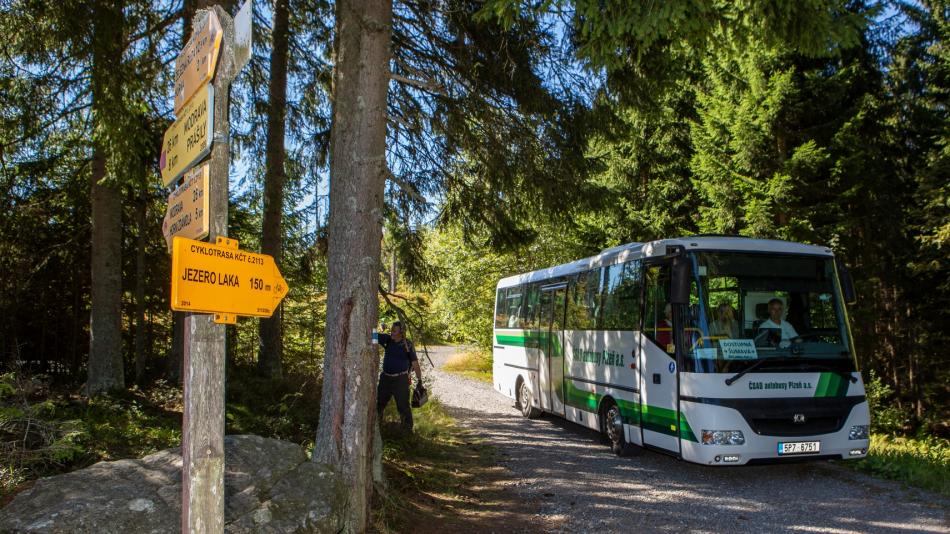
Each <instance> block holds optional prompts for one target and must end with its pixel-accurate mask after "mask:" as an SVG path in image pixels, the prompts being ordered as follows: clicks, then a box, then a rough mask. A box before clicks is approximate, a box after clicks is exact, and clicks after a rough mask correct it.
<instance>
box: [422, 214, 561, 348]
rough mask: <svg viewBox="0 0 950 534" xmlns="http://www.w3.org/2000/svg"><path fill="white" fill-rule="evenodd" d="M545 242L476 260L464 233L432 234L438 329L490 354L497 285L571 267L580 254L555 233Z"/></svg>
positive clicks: (429, 258) (446, 230) (428, 252)
mask: <svg viewBox="0 0 950 534" xmlns="http://www.w3.org/2000/svg"><path fill="white" fill-rule="evenodd" d="M542 236H543V237H540V238H539V239H537V240H536V241H535V242H534V243H533V244H532V245H530V246H529V247H525V248H524V249H522V250H521V251H519V252H512V253H494V252H489V251H484V250H483V251H482V252H481V253H480V254H472V252H471V247H472V244H471V243H470V242H469V241H466V240H465V238H464V237H463V235H462V231H461V230H460V229H458V228H456V227H446V228H443V229H441V230H439V231H438V232H433V233H432V235H431V239H430V241H429V243H428V245H427V247H426V258H427V261H429V262H430V263H431V264H432V265H434V266H436V268H437V269H438V270H439V271H440V272H441V273H442V277H441V279H440V280H439V282H438V284H437V285H436V286H435V287H434V288H433V292H432V295H433V300H432V313H433V315H434V316H435V319H436V322H437V323H438V324H442V325H445V326H444V327H445V337H446V338H447V339H448V340H449V341H453V342H458V343H471V344H474V345H477V346H478V347H480V348H481V349H483V350H488V351H490V350H491V345H492V343H491V332H492V324H493V321H494V318H493V317H494V310H495V285H496V284H497V283H498V280H500V279H502V278H504V277H506V276H511V275H513V274H518V273H523V272H526V271H531V270H534V269H539V268H541V267H547V266H550V265H555V264H557V263H561V262H563V261H567V260H568V259H569V258H570V254H571V253H572V252H573V251H574V250H576V248H577V246H576V245H571V244H570V243H565V241H564V240H562V239H561V236H559V235H557V233H556V231H553V230H546V231H545V232H544V233H543V234H542Z"/></svg>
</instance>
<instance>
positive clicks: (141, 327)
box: [135, 191, 148, 385]
mask: <svg viewBox="0 0 950 534" xmlns="http://www.w3.org/2000/svg"><path fill="white" fill-rule="evenodd" d="M144 194H145V192H144V191H143V192H142V195H143V196H140V197H139V198H137V199H136V203H135V226H136V227H137V230H138V235H136V238H135V383H136V384H139V385H142V382H143V381H144V380H145V233H146V232H147V228H146V217H145V215H146V208H147V206H148V204H147V202H148V201H147V200H146V198H145V197H144Z"/></svg>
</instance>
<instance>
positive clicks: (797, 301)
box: [677, 252, 855, 372]
mask: <svg viewBox="0 0 950 534" xmlns="http://www.w3.org/2000/svg"><path fill="white" fill-rule="evenodd" d="M689 258H690V264H691V271H692V280H691V296H690V305H689V306H688V307H687V306H682V307H681V309H680V310H679V315H680V317H678V321H677V322H678V324H679V325H680V327H681V330H680V343H681V344H682V345H683V347H684V348H685V350H684V352H685V354H686V361H685V369H684V370H685V371H691V372H734V371H737V370H741V369H743V368H746V367H748V366H749V365H751V364H752V363H755V362H756V361H759V360H762V359H770V358H775V362H776V363H781V365H774V366H773V365H764V366H757V370H759V369H761V370H762V371H765V372H768V371H770V370H775V371H793V370H802V371H805V370H816V371H819V370H828V371H852V370H854V369H855V366H854V358H853V353H852V350H851V340H850V338H849V334H848V327H847V324H846V322H845V313H844V309H843V307H842V303H841V296H840V295H841V293H840V291H839V287H838V280H837V277H836V276H835V266H834V260H833V259H832V258H827V257H817V256H801V255H799V256H794V255H774V254H754V253H731V252H695V253H691V254H690V255H689ZM763 363H765V362H763Z"/></svg>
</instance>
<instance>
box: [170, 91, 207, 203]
mask: <svg viewBox="0 0 950 534" xmlns="http://www.w3.org/2000/svg"><path fill="white" fill-rule="evenodd" d="M213 110H214V86H213V85H211V84H210V83H209V84H205V86H204V88H203V89H201V90H199V91H198V93H197V94H195V97H194V98H192V99H191V101H190V102H188V104H187V105H186V106H185V107H183V108H181V114H180V115H179V116H178V120H176V121H175V122H174V123H173V124H172V125H171V126H170V127H169V128H168V130H167V131H166V132H165V139H164V141H163V142H162V155H161V158H160V160H159V164H158V166H159V168H160V169H161V171H162V182H163V183H164V184H165V187H168V186H169V185H171V184H172V183H174V182H175V180H177V179H178V178H179V177H180V176H181V175H182V174H183V173H184V172H185V171H186V170H188V168H189V167H191V166H192V165H193V164H194V163H195V162H196V161H198V160H200V159H201V158H203V157H205V156H206V155H208V152H210V151H211V132H213V131H214V121H213V117H214V113H213V112H212V111H213Z"/></svg>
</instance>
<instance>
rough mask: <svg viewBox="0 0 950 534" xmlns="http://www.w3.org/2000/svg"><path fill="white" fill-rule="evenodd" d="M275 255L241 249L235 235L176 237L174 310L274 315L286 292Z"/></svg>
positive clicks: (173, 282) (223, 315)
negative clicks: (212, 240) (214, 240)
mask: <svg viewBox="0 0 950 534" xmlns="http://www.w3.org/2000/svg"><path fill="white" fill-rule="evenodd" d="M288 289H289V288H288V287H287V281H286V280H284V278H283V277H282V276H281V275H280V271H278V270H277V264H275V263H274V258H273V257H271V256H267V255H264V254H255V253H253V252H245V251H243V250H238V242H237V241H235V240H233V239H227V238H222V237H219V238H218V244H216V245H212V244H211V243H204V242H202V241H193V240H191V239H185V238H183V237H177V236H176V237H175V238H174V239H173V241H172V309H173V310H175V311H191V312H199V313H215V314H220V315H221V316H222V317H221V321H220V322H231V321H230V320H228V318H227V316H229V315H251V316H254V317H270V316H271V315H273V313H274V310H275V309H276V308H277V306H278V305H279V304H280V301H281V300H283V298H284V296H286V295H287V291H288Z"/></svg>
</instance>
